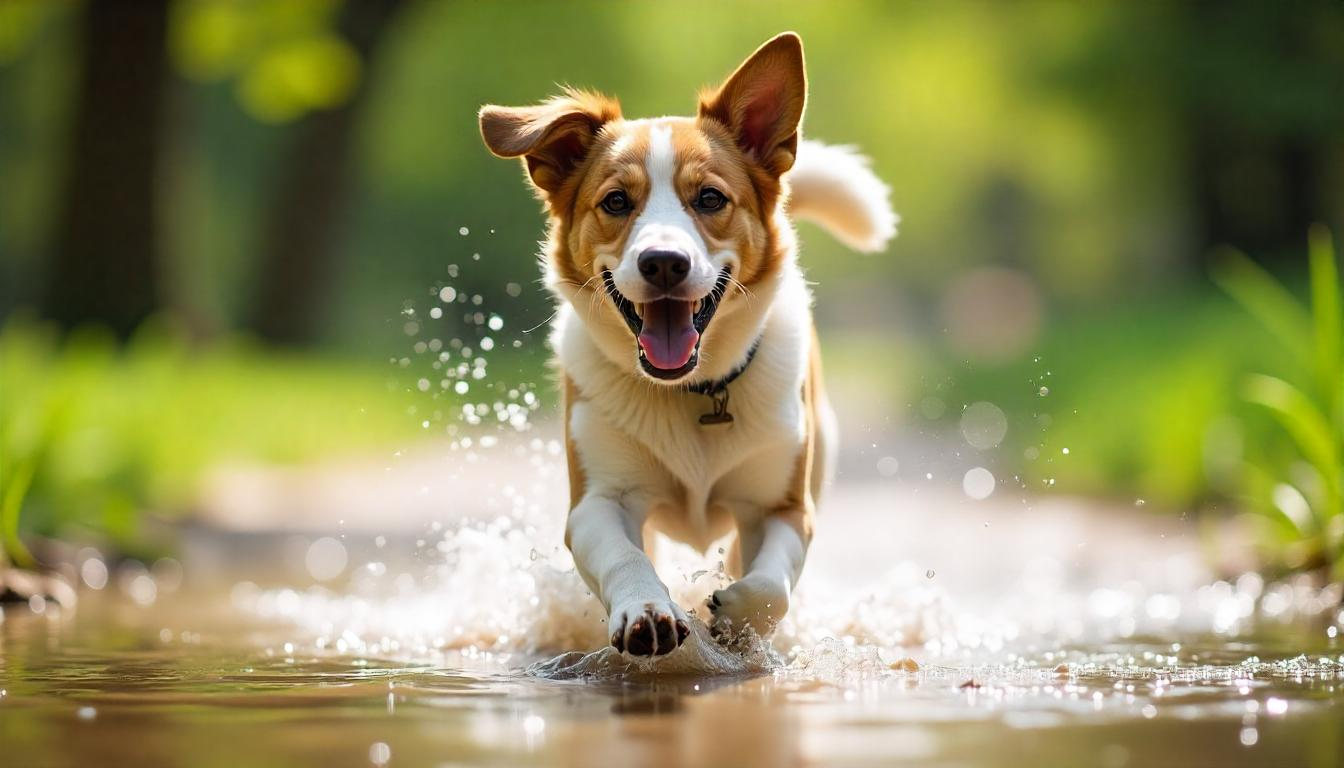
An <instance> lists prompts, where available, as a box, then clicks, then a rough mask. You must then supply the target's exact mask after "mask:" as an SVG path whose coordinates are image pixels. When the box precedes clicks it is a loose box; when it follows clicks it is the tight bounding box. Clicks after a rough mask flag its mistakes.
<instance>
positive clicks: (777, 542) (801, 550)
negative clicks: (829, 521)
mask: <svg viewBox="0 0 1344 768" xmlns="http://www.w3.org/2000/svg"><path fill="white" fill-rule="evenodd" d="M737 531H738V533H737V536H738V540H737V546H738V547H740V552H741V557H742V562H743V563H744V564H746V571H745V573H744V574H743V575H742V578H740V579H738V580H737V581H735V582H733V583H732V584H730V585H728V586H727V587H725V588H723V589H720V590H718V591H717V592H715V593H714V594H713V595H711V596H710V598H709V609H710V611H712V612H713V614H714V630H715V632H716V633H718V634H726V633H733V632H739V631H741V630H742V629H743V628H745V627H751V628H752V629H753V630H755V631H756V633H757V634H758V635H760V636H761V637H765V636H766V635H768V634H769V633H770V632H771V630H773V629H774V627H775V625H776V624H778V623H779V620H780V619H782V618H784V614H786V613H788V612H789V596H790V594H791V593H792V592H793V587H794V585H795V584H797V583H798V576H799V575H800V574H801V573H802V571H803V561H804V559H805V558H806V556H807V545H808V544H809V543H810V542H811V539H812V530H811V515H810V514H809V513H808V511H807V510H806V509H786V510H781V511H774V512H770V513H768V514H765V515H760V514H759V513H758V514H755V515H752V514H746V515H739V516H738V521H737Z"/></svg>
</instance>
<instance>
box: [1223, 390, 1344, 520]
mask: <svg viewBox="0 0 1344 768" xmlns="http://www.w3.org/2000/svg"><path fill="white" fill-rule="evenodd" d="M1245 397H1246V400H1247V401H1248V402H1251V403H1254V404H1256V405H1259V406H1261V407H1263V408H1266V409H1268V410H1269V412H1270V414H1271V415H1273V416H1274V418H1275V419H1276V420H1277V421H1278V422H1279V424H1281V425H1282V426H1283V428H1284V429H1285V430H1286V431H1287V432H1288V434H1289V436H1290V437H1292V439H1293V442H1295V443H1297V447H1298V449H1299V450H1300V451H1301V452H1302V457H1303V458H1305V459H1306V460H1307V461H1308V462H1310V463H1311V464H1312V466H1314V467H1316V470H1317V471H1318V472H1320V474H1321V480H1322V482H1324V483H1325V499H1326V501H1325V503H1326V508H1325V509H1324V510H1321V512H1322V513H1323V514H1322V520H1329V519H1330V518H1332V517H1334V516H1335V515H1337V514H1339V513H1340V509H1339V507H1340V482H1341V477H1340V475H1341V467H1340V455H1339V451H1340V446H1339V443H1338V442H1337V440H1336V436H1335V434H1334V431H1333V429H1332V428H1331V424H1330V420H1329V419H1328V418H1327V417H1326V416H1325V414H1323V413H1321V411H1320V409H1319V408H1317V407H1316V406H1315V404H1313V403H1312V402H1311V399H1310V398H1309V397H1307V396H1306V395H1305V394H1303V392H1302V390H1300V389H1298V388H1297V387H1294V386H1293V385H1292V384H1289V383H1288V382H1286V381H1284V380H1283V379H1277V378H1274V377H1273V376H1265V375H1262V374H1258V373H1257V374H1251V375H1250V376H1248V377H1247V378H1246V388H1245Z"/></svg>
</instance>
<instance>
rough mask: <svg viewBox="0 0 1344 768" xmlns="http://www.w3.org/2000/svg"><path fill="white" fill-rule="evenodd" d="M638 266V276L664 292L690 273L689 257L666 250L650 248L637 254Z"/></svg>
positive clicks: (679, 252) (678, 252)
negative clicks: (641, 276)
mask: <svg viewBox="0 0 1344 768" xmlns="http://www.w3.org/2000/svg"><path fill="white" fill-rule="evenodd" d="M638 264H639V274H641V275H643V276H644V279H645V280H648V281H649V282H650V283H652V284H654V285H656V286H658V287H659V288H662V289H663V290H665V291H666V290H670V289H671V288H672V287H673V286H675V285H676V284H677V283H680V282H681V281H682V280H685V279H686V275H687V274H688V273H689V272H690V271H691V257H690V256H687V255H686V254H684V253H682V252H681V251H673V250H670V249H667V248H650V249H648V250H647V251H644V252H643V253H641V254H639V262H638Z"/></svg>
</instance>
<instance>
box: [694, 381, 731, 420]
mask: <svg viewBox="0 0 1344 768" xmlns="http://www.w3.org/2000/svg"><path fill="white" fill-rule="evenodd" d="M709 397H710V399H711V400H713V401H714V412H713V413H706V414H702V415H701V416H700V423H701V424H702V425H704V426H709V425H712V424H732V423H733V414H731V413H729V412H728V388H727V387H724V388H723V389H721V390H719V391H718V392H716V393H714V394H712V395H710V396H709Z"/></svg>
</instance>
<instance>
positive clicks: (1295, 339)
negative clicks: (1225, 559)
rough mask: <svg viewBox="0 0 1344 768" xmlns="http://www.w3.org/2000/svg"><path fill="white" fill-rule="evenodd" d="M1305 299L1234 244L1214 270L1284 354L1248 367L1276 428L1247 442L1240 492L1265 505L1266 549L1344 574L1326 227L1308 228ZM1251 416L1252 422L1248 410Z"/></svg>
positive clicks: (1336, 341) (1331, 263)
mask: <svg viewBox="0 0 1344 768" xmlns="http://www.w3.org/2000/svg"><path fill="white" fill-rule="evenodd" d="M1308 264H1309V267H1310V301H1309V303H1307V304H1306V305H1305V306H1304V305H1303V303H1301V302H1299V301H1298V300H1297V299H1296V298H1294V297H1293V295H1292V294H1291V293H1290V292H1289V291H1288V290H1287V289H1285V288H1284V287H1283V286H1282V285H1280V284H1279V283H1278V282H1277V281H1275V280H1274V279H1273V278H1272V277H1271V276H1270V275H1269V274H1267V273H1266V272H1264V271H1263V270H1262V269H1260V267H1258V266H1257V265H1256V264H1255V263H1254V262H1252V261H1251V260H1250V259H1248V258H1247V257H1245V256H1244V255H1242V254H1240V253H1237V252H1235V251H1228V252H1226V253H1224V254H1223V257H1222V259H1221V261H1220V262H1219V264H1218V265H1217V267H1216V268H1215V270H1214V273H1213V274H1214V278H1215V280H1216V281H1217V282H1218V284H1219V285H1220V286H1222V287H1223V289H1224V290H1225V291H1227V293H1228V294H1229V295H1231V296H1232V297H1234V298H1235V299H1236V300H1237V302H1238V303H1240V304H1241V305H1242V306H1243V307H1244V308H1245V309H1246V311H1247V314H1249V315H1251V316H1253V317H1255V318H1256V319H1257V320H1258V321H1259V322H1260V323H1261V325H1263V326H1264V327H1265V328H1266V329H1267V330H1268V331H1269V332H1270V333H1272V334H1273V336H1274V339H1275V342H1276V344H1277V345H1278V346H1280V347H1281V348H1282V349H1284V350H1286V351H1287V352H1288V357H1289V359H1288V361H1287V362H1286V363H1285V364H1281V365H1277V366H1271V365H1269V364H1268V361H1264V362H1265V365H1264V366H1263V368H1262V370H1269V371H1273V372H1274V373H1273V375H1270V374H1267V373H1255V374H1252V375H1249V376H1247V377H1245V379H1244V381H1243V384H1242V387H1241V395H1242V397H1243V399H1244V400H1245V401H1246V402H1247V403H1249V404H1251V405H1252V406H1254V407H1255V408H1256V409H1257V410H1260V411H1262V416H1267V417H1268V419H1269V420H1270V421H1271V422H1272V423H1273V425H1274V427H1275V428H1274V429H1273V430H1272V431H1271V432H1270V433H1269V434H1267V435H1266V436H1265V437H1266V439H1265V440H1263V441H1257V442H1256V443H1254V444H1249V445H1248V450H1247V452H1246V455H1245V460H1244V463H1243V465H1242V467H1241V472H1240V475H1241V477H1242V478H1243V482H1242V483H1241V484H1240V489H1239V490H1240V496H1241V498H1242V500H1243V501H1244V503H1245V504H1246V505H1247V507H1248V508H1249V509H1251V510H1254V511H1256V512H1258V513H1259V514H1260V515H1261V518H1260V522H1261V525H1260V528H1261V530H1262V533H1263V535H1262V541H1263V542H1264V544H1265V549H1266V550H1268V551H1270V552H1271V553H1272V554H1273V555H1275V561H1276V562H1277V564H1279V565H1282V566H1284V567H1287V568H1291V569H1303V568H1330V569H1331V570H1332V571H1333V575H1334V576H1335V577H1336V578H1341V577H1344V357H1341V338H1342V337H1344V310H1342V309H1341V301H1340V293H1341V291H1340V285H1339V266H1338V261H1337V259H1336V257H1335V251H1334V246H1333V244H1332V242H1331V239H1330V234H1329V233H1328V232H1327V231H1326V230H1325V228H1324V227H1315V228H1313V229H1312V231H1311V234H1310V237H1309V247H1308ZM1247 423H1254V422H1250V421H1249V420H1248V422H1247Z"/></svg>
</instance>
